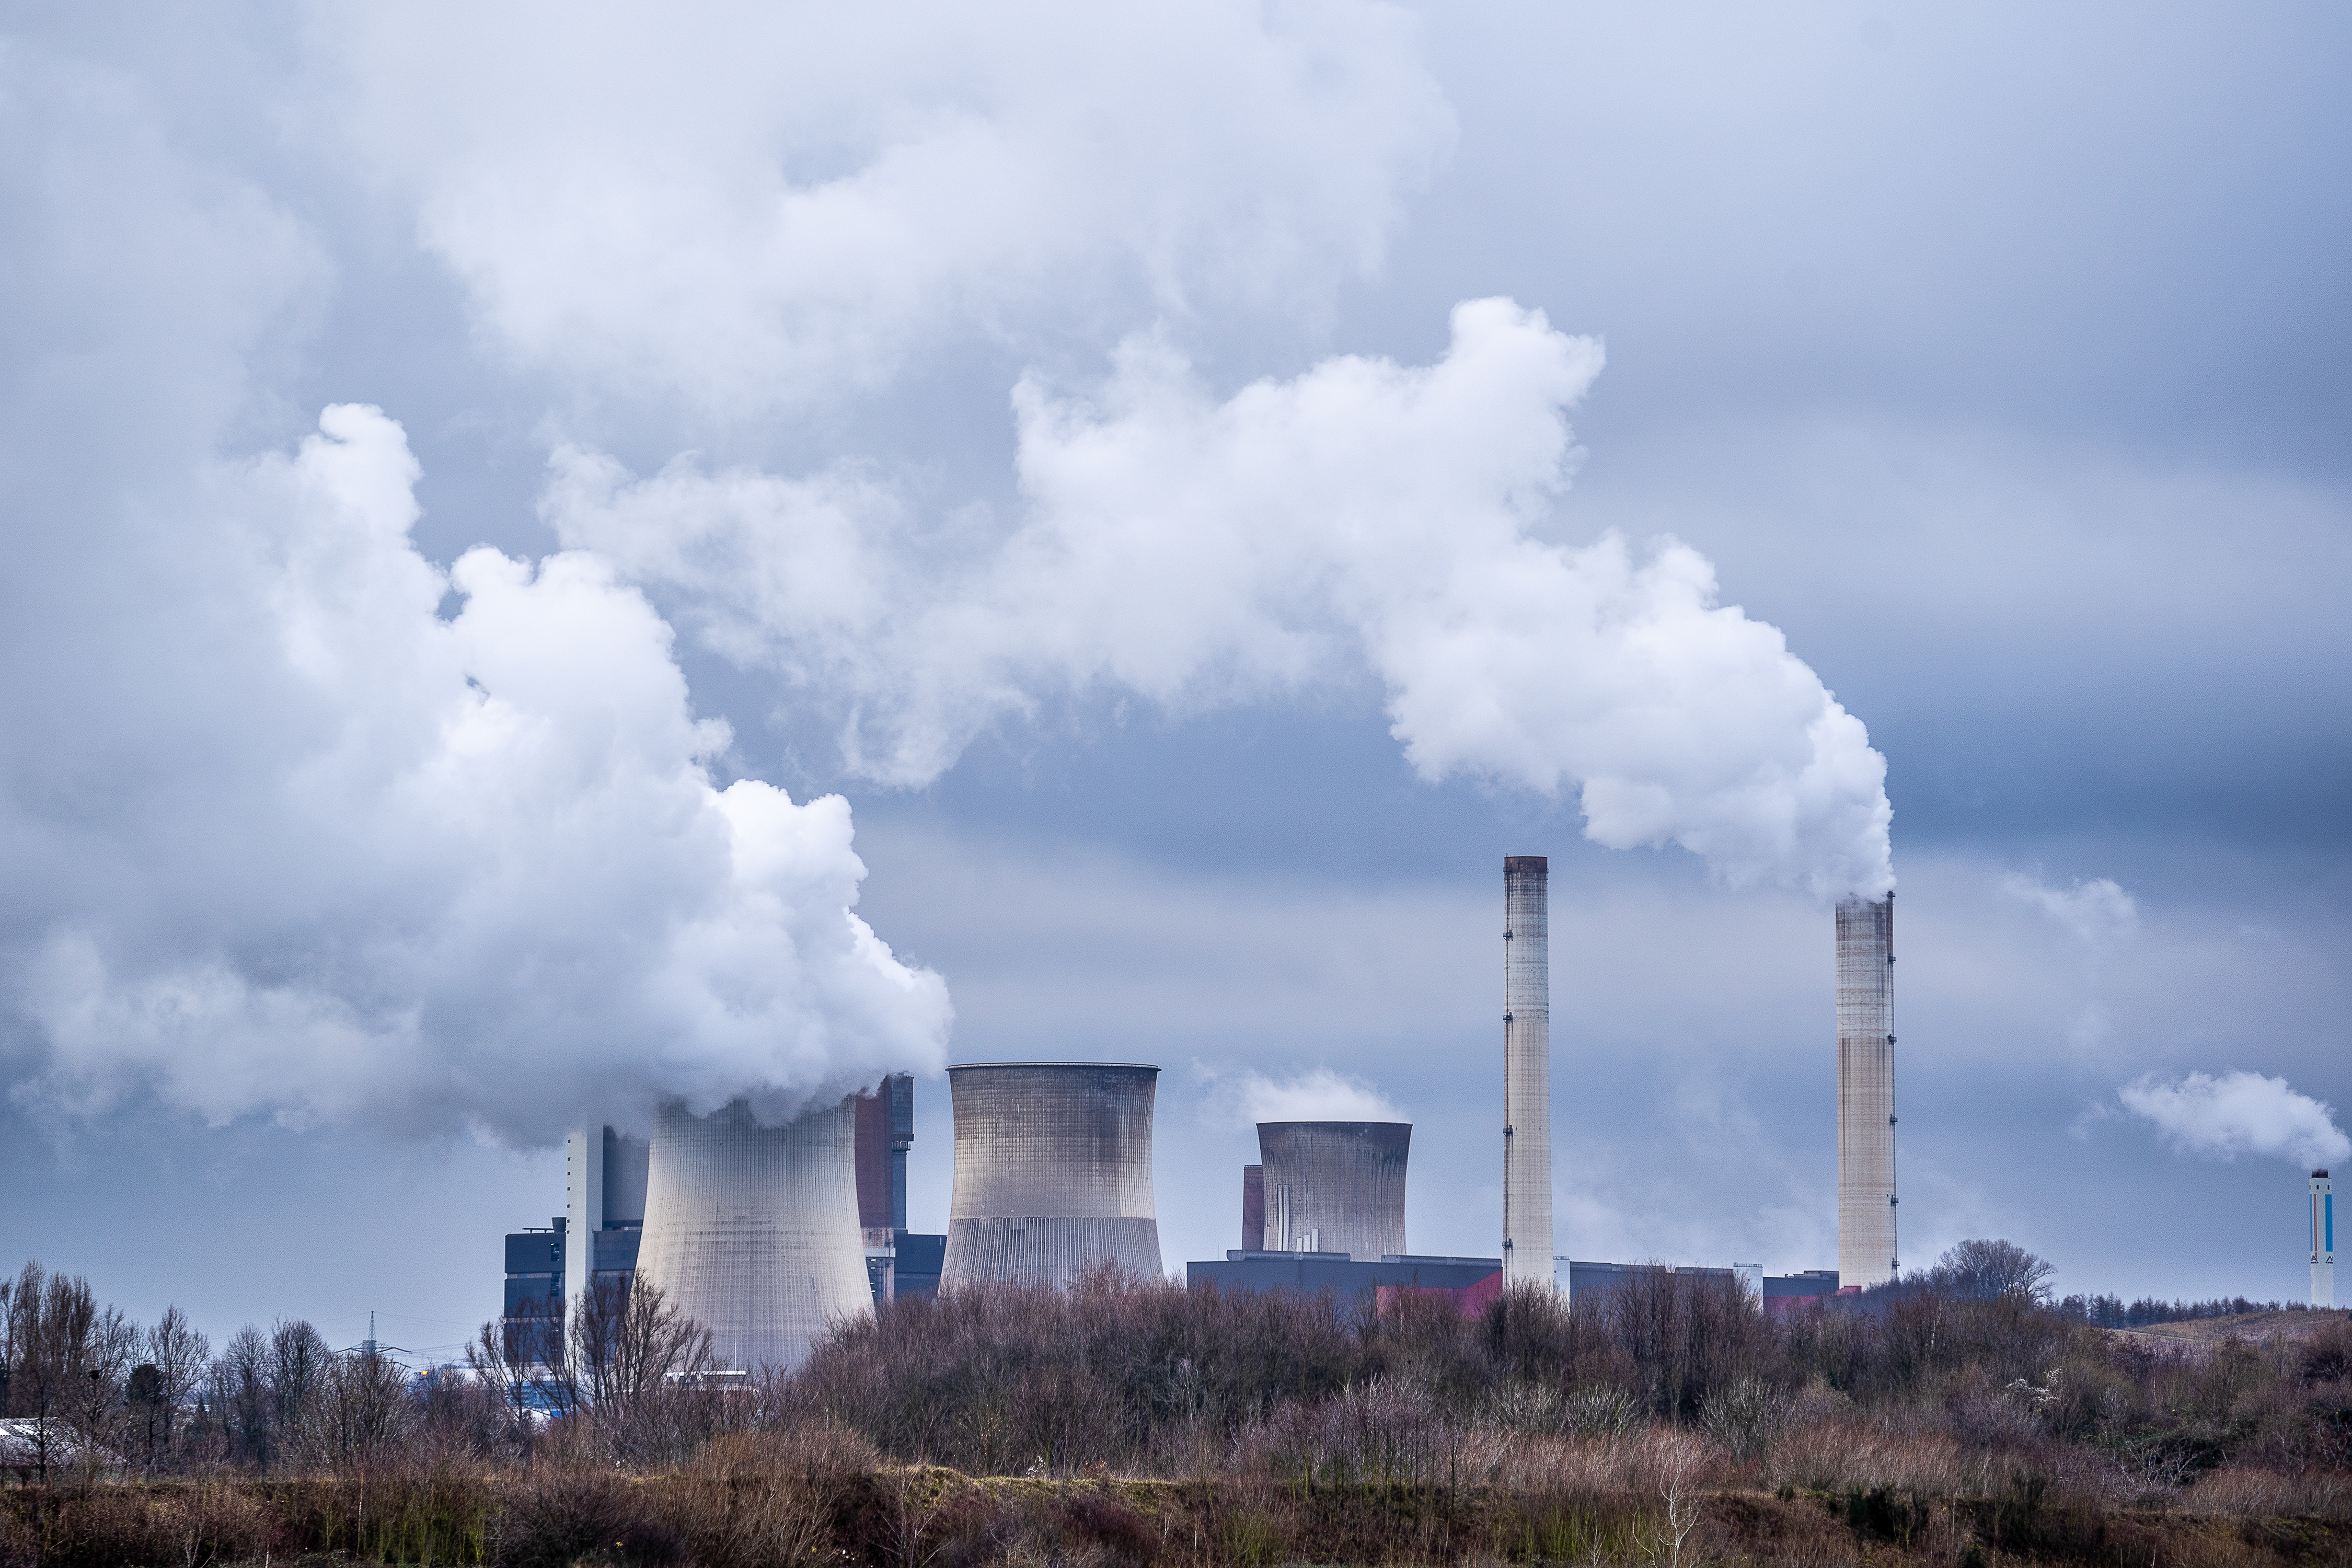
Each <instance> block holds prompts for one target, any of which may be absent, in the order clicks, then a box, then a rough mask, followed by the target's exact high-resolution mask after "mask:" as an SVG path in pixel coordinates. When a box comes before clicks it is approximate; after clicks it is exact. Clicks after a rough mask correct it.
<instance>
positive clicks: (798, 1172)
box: [637, 1101, 874, 1372]
mask: <svg viewBox="0 0 2352 1568" xmlns="http://www.w3.org/2000/svg"><path fill="white" fill-rule="evenodd" d="M855 1149H856V1123H855V1121H854V1118H853V1113H852V1111H851V1110H850V1106H849V1104H848V1102H847V1101H844V1102H842V1103H841V1104H839V1105H833V1106H817V1107H812V1108H811V1109H810V1110H806V1111H804V1112H803V1113H802V1114H801V1115H800V1116H798V1117H796V1118H794V1119H793V1121H791V1122H789V1123H788V1124H786V1125H785V1126H782V1127H762V1126H761V1125H760V1124H759V1122H758V1121H756V1120H755V1119H754V1118H753V1117H752V1115H751V1110H750V1109H749V1108H748V1107H746V1106H744V1105H742V1104H740V1102H739V1103H737V1104H734V1105H730V1106H727V1107H725V1108H723V1109H721V1110H718V1111H716V1112H714V1113H712V1114H711V1115H709V1116H696V1115H693V1114H691V1113H690V1112H688V1110H687V1109H686V1107H684V1106H683V1105H670V1106H667V1107H664V1108H663V1109H662V1110H659V1111H658V1112H656V1116H655V1119H654V1136H653V1151H652V1155H651V1158H650V1160H649V1162H648V1165H649V1169H648V1171H647V1175H646V1230H645V1240H644V1243H643V1244H642V1247H640V1250H639V1253H638V1259H637V1274H638V1277H639V1278H640V1279H648V1280H651V1281H653V1282H654V1283H656V1284H657V1285H659V1286H660V1287H661V1288H662V1289H663V1291H664V1292H665V1293H666V1294H667V1296H668V1297H669V1300H670V1302H671V1304H672V1305H673V1306H675V1307H677V1309H678V1310H681V1311H683V1312H684V1313H686V1315H687V1316H688V1317H690V1318H692V1319H694V1321H697V1322H698V1323H700V1324H701V1325H702V1326H703V1327H704V1328H707V1329H709V1331H710V1337H711V1350H712V1353H713V1363H714V1364H715V1365H717V1366H719V1367H721V1368H726V1369H730V1370H734V1371H740V1372H751V1371H756V1370H757V1369H759V1368H761V1367H763V1366H766V1367H774V1368H777V1369H779V1370H789V1369H791V1368H793V1367H796V1366H798V1365H799V1364H800V1363H802V1362H803V1361H805V1360H807V1359H808V1352H809V1347H810V1346H811V1345H812V1344H813V1343H814V1342H815V1341H816V1339H817V1338H818V1337H819V1336H820V1335H822V1334H823V1333H824V1331H826V1329H827V1328H829V1327H830V1326H831V1325H833V1324H834V1323H835V1322H838V1321H841V1320H842V1319H844V1318H847V1317H854V1316H857V1315H861V1314H864V1313H868V1312H871V1311H872V1310H874V1296H873V1290H872V1288H871V1287H870V1286H869V1285H868V1284H867V1283H866V1257H865V1250H864V1240H863V1237H862V1235H861V1233H860V1231H859V1229H858V1223H857V1167H856V1152H855Z"/></svg>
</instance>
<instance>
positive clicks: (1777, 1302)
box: [1764, 1268, 1838, 1318]
mask: <svg viewBox="0 0 2352 1568" xmlns="http://www.w3.org/2000/svg"><path fill="white" fill-rule="evenodd" d="M1837 1293H1838V1272H1837V1270H1836V1269H1834V1268H1808V1269H1805V1270H1803V1271H1802V1272H1801V1273H1796V1274H1788V1275H1774V1274H1768V1275H1766V1276H1765V1277H1764V1310H1765V1313H1766V1315H1768V1316H1770V1317H1776V1318H1777V1317H1779V1316H1780V1314H1781V1313H1783V1312H1790V1311H1794V1310H1797V1309H1798V1308H1800V1307H1816V1306H1819V1305H1821V1304H1822V1302H1824V1301H1826V1300H1829V1299H1830V1298H1831V1297H1832V1296H1834V1295H1836V1294H1837Z"/></svg>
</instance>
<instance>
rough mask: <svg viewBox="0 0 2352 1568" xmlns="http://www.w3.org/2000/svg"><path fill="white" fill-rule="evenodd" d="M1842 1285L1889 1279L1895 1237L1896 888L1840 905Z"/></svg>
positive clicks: (1894, 1267)
mask: <svg viewBox="0 0 2352 1568" xmlns="http://www.w3.org/2000/svg"><path fill="white" fill-rule="evenodd" d="M1837 1040H1838V1077H1837V1097H1838V1103H1837V1113H1838V1120H1837V1127H1838V1284H1839V1286H1840V1287H1841V1288H1843V1287H1845V1286H1848V1285H1865V1286H1866V1285H1882V1284H1885V1282H1886V1281H1887V1280H1889V1279H1894V1278H1895V1274H1896V1272H1897V1270H1898V1269H1899V1268H1901V1263H1900V1261H1899V1258H1898V1256H1897V1254H1896V1251H1895V895H1894V894H1892V893H1889V894H1887V895H1886V897H1885V898H1884V899H1875V900H1873V899H1862V898H1850V899H1846V900H1843V901H1842V902H1840V903H1839V905H1838V907H1837Z"/></svg>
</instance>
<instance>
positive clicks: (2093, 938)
mask: <svg viewBox="0 0 2352 1568" xmlns="http://www.w3.org/2000/svg"><path fill="white" fill-rule="evenodd" d="M2000 889H2001V891H2002V892H2004V893H2007V894H2008V895H2009V896H2010V897H2011V898H2012V899H2018V900H2022V901H2024V902H2026V903H2029V904H2032V906H2034V907H2035V908H2036V909H2038V910H2041V911H2042V913H2044V914H2046V915H2048V916H2049V917H2050V918H2051V919H2052V920H2054V921H2057V922H2058V923H2059V924H2060V925H2062V926H2064V927H2065V928H2066V929H2067V930H2068V931H2072V932H2074V935H2075V936H2076V937H2077V938H2078V939H2079V940H2080V941H2081V942H2083V943H2084V945H2085V946H2088V947H2091V948H2095V949H2106V948H2114V947H2120V946H2122V945H2123V944H2124V943H2125V942H2129V941H2130V940H2131V939H2132V938H2133V937H2135V936H2137V935H2138V934H2139V904H2138V901H2137V900H2135V899H2134V898H2133V897H2132V896H2131V895H2130V894H2129V893H2127V892H2126V891H2124V889H2122V888H2121V887H2120V886H2118V885H2117V884H2116V882H2115V881H2114V879H2111V878H2107V877H2100V878H2097V879H2095V880H2092V881H2087V882H2086V881H2084V880H2083V879H2081V878H2079V877H2078V878H2076V879H2074V885H2073V886H2072V887H2068V888H2053V887H2051V886H2049V885H2048V884H2047V883H2045V882H2042V880H2040V879H2038V878H2033V877H2026V876H2021V875H2014V874H2012V875H2011V876H2006V877H2003V878H2002V879H2000Z"/></svg>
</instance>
